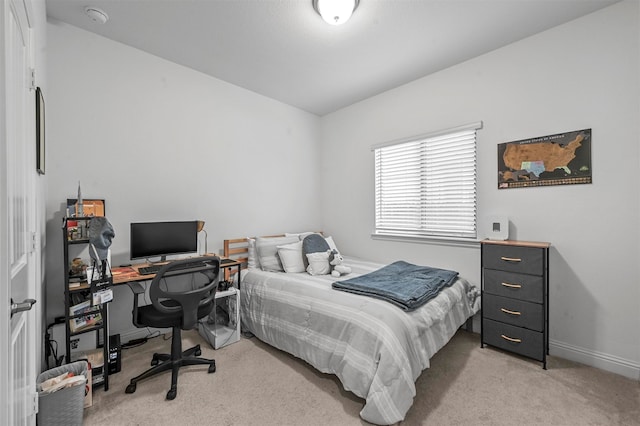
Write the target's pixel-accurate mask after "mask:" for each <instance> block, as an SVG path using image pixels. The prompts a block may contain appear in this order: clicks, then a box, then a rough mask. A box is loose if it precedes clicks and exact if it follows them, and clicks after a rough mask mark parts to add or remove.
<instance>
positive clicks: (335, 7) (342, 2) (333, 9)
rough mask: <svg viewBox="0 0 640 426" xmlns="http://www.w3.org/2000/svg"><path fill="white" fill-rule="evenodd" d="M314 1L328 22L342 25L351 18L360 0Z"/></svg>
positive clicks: (315, 7)
mask: <svg viewBox="0 0 640 426" xmlns="http://www.w3.org/2000/svg"><path fill="white" fill-rule="evenodd" d="M312 3H313V8H314V9H315V10H316V12H318V15H320V16H321V17H322V19H324V21H325V22H326V23H328V24H330V25H341V24H344V23H345V22H347V21H348V20H349V18H351V15H352V14H353V12H354V11H355V10H356V8H357V7H358V4H359V3H360V0H312Z"/></svg>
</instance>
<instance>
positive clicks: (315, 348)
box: [224, 234, 480, 425]
mask: <svg viewBox="0 0 640 426" xmlns="http://www.w3.org/2000/svg"><path fill="white" fill-rule="evenodd" d="M292 235H296V234H291V235H290V234H287V236H286V237H282V236H272V237H269V238H273V240H269V241H282V242H287V243H286V244H285V245H287V246H289V245H290V244H291V243H289V242H290V241H292V239H291V236H292ZM301 237H302V235H300V236H299V238H301ZM287 238H288V239H287ZM329 238H330V237H329ZM278 239H280V240H278ZM254 241H255V240H254V239H249V238H239V239H233V240H225V242H224V255H225V256H226V257H231V258H235V259H237V260H240V261H242V262H243V263H245V264H246V269H244V270H243V271H242V276H241V284H240V291H241V299H240V300H241V303H240V313H241V322H242V327H243V329H244V330H247V331H250V332H251V333H253V334H254V335H255V336H256V337H257V338H258V339H260V340H262V341H264V342H266V343H268V344H269V345H272V346H274V347H276V348H278V349H280V350H283V351H285V352H288V353H290V354H292V355H294V356H296V357H299V358H301V359H303V360H305V361H306V362H308V363H309V364H311V365H312V366H313V367H314V368H316V369H317V370H319V371H321V372H323V373H330V374H335V375H336V376H337V377H338V378H339V379H340V381H341V383H342V385H343V386H344V388H345V390H348V391H350V392H353V393H354V394H355V395H357V396H359V397H361V398H363V399H364V400H365V405H364V407H363V408H362V411H361V412H360V416H361V417H362V418H363V419H364V420H366V421H368V422H370V423H374V424H379V425H388V424H393V423H396V422H399V421H401V420H403V419H404V418H405V415H406V413H407V412H408V410H409V409H410V408H411V405H412V404H413V399H414V396H415V393H416V388H415V381H416V379H417V378H418V377H419V376H420V374H421V372H422V371H423V370H424V369H426V368H428V367H429V360H430V358H431V357H432V356H433V355H434V354H435V353H436V352H437V351H438V350H439V349H440V348H442V347H443V346H444V345H445V344H446V343H447V342H448V341H449V340H450V339H451V337H453V335H454V334H455V333H456V331H457V330H458V328H459V327H460V326H461V325H463V324H464V323H465V322H466V321H467V320H468V319H469V318H471V317H472V316H473V315H474V314H475V313H476V312H478V310H479V307H480V291H479V289H478V288H477V287H475V286H473V285H471V284H470V283H469V282H468V281H467V280H465V279H464V278H460V277H457V278H456V279H455V281H454V282H453V284H452V285H450V286H448V287H446V288H444V289H443V290H442V291H441V292H440V293H439V294H438V295H437V296H436V297H435V298H433V299H431V300H430V301H429V302H428V303H426V304H424V305H422V306H421V307H419V308H417V309H415V310H412V311H408V312H407V311H404V310H401V309H400V308H398V307H397V306H395V305H393V304H391V303H388V302H386V301H384V300H379V299H376V298H372V297H367V296H362V295H358V294H351V293H346V292H342V291H337V290H335V289H332V283H333V282H335V281H337V280H339V279H341V278H336V277H334V276H332V275H310V274H308V273H307V272H277V271H270V270H262V269H261V268H259V267H257V265H256V260H259V259H263V258H261V257H259V256H258V255H257V253H256V252H255V249H254ZM282 246H283V245H280V247H282ZM283 255H285V253H283ZM283 259H284V257H283ZM344 264H345V265H348V266H349V267H351V270H352V273H351V274H349V275H348V277H355V276H359V275H363V274H366V273H369V272H372V271H375V270H377V269H379V268H380V267H382V266H384V265H381V264H379V263H374V262H370V261H366V260H362V259H357V258H353V257H348V256H344ZM267 269H269V268H267ZM345 277H347V276H345Z"/></svg>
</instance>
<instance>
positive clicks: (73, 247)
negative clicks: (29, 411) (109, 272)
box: [62, 217, 113, 391]
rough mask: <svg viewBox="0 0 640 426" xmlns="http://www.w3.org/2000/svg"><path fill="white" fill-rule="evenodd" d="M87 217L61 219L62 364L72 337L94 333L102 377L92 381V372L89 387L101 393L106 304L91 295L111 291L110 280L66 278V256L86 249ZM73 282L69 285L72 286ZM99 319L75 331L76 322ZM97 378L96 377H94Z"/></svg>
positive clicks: (106, 360) (105, 358) (104, 369)
mask: <svg viewBox="0 0 640 426" xmlns="http://www.w3.org/2000/svg"><path fill="white" fill-rule="evenodd" d="M91 219H92V218H91V217H65V218H64V219H63V223H62V240H63V246H64V250H63V251H64V293H65V294H64V300H65V336H66V338H65V345H66V362H67V363H70V362H71V361H72V359H71V358H72V353H71V342H72V340H73V338H74V337H75V336H80V335H82V334H86V333H94V334H95V339H96V348H102V357H103V365H102V373H101V377H102V379H101V380H96V373H95V372H94V373H93V374H94V378H93V386H94V387H95V386H101V385H104V390H105V391H107V390H109V366H108V364H109V304H108V303H101V304H95V305H94V303H93V295H94V294H95V293H96V292H97V291H100V290H102V289H106V288H109V287H111V285H112V284H113V278H112V277H111V276H108V277H106V278H101V279H98V280H91V283H89V282H87V280H86V276H85V277H84V279H82V278H80V277H75V276H71V275H70V273H69V272H70V269H71V267H70V261H71V260H72V259H73V258H72V257H71V256H70V252H73V253H74V254H80V253H82V252H83V251H84V250H85V249H86V250H87V252H88V248H89V237H88V230H89V221H90V220H91ZM72 280H73V282H72ZM79 304H82V305H83V313H78V314H72V308H73V307H77V306H78V305H79ZM98 315H99V317H100V319H99V320H97V321H96V322H95V323H93V324H89V325H85V326H81V327H78V328H76V325H75V324H76V322H77V321H78V320H85V321H92V320H95V318H96V317H97V316H98ZM98 377H100V376H99V375H98Z"/></svg>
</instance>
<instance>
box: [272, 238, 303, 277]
mask: <svg viewBox="0 0 640 426" xmlns="http://www.w3.org/2000/svg"><path fill="white" fill-rule="evenodd" d="M278 256H280V262H282V267H283V268H284V271H285V272H287V273H295V272H304V262H303V261H302V241H298V242H297V243H293V244H286V245H283V246H278Z"/></svg>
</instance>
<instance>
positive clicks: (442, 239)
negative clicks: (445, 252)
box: [371, 233, 480, 248]
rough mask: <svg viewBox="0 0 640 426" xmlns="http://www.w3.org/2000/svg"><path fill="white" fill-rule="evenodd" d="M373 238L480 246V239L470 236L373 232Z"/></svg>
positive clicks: (445, 244)
mask: <svg viewBox="0 0 640 426" xmlns="http://www.w3.org/2000/svg"><path fill="white" fill-rule="evenodd" d="M371 238H372V239H374V240H385V241H400V242H405V243H418V244H434V245H444V246H456V247H470V248H476V247H477V248H479V247H480V240H477V239H469V238H455V237H426V236H419V235H392V234H376V233H372V234H371Z"/></svg>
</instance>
